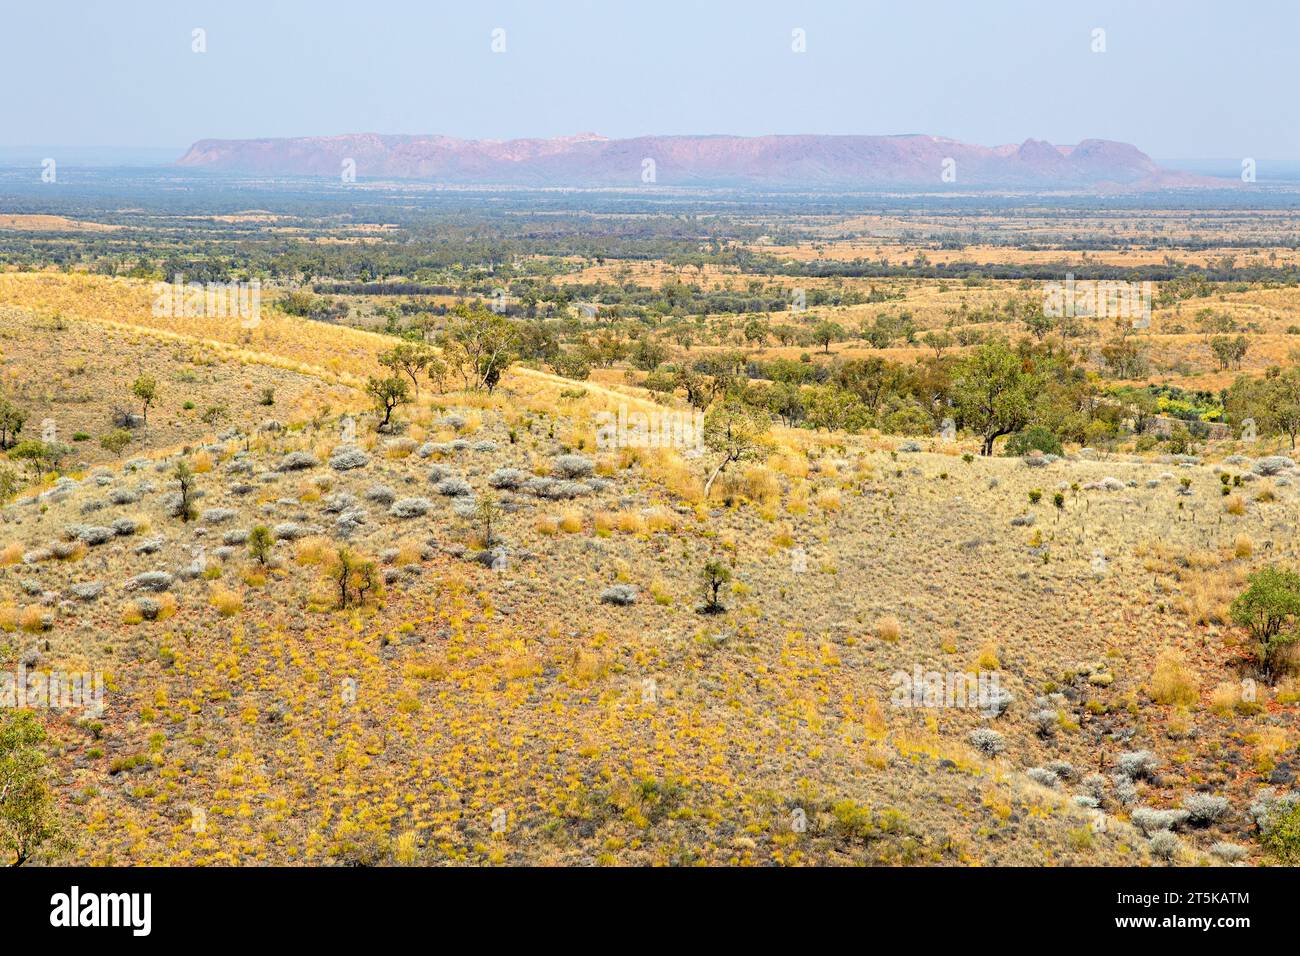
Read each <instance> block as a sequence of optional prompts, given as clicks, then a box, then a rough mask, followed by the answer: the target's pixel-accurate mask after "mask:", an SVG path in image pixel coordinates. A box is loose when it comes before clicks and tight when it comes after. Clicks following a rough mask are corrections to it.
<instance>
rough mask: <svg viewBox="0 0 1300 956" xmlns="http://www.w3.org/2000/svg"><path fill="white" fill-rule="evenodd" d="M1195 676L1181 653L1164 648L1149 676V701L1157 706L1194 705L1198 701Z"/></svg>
mask: <svg viewBox="0 0 1300 956" xmlns="http://www.w3.org/2000/svg"><path fill="white" fill-rule="evenodd" d="M1199 697H1200V694H1199V690H1198V681H1197V679H1196V674H1195V673H1194V672H1193V671H1192V669H1191V668H1190V667H1188V666H1187V662H1186V660H1185V659H1184V658H1183V655H1182V653H1181V652H1179V651H1177V650H1174V649H1173V648H1165V649H1164V650H1162V651H1161V652H1160V654H1159V655H1157V657H1156V666H1155V670H1154V671H1153V672H1152V674H1151V699H1152V700H1154V701H1155V702H1156V703H1158V704H1184V705H1188V704H1194V703H1196V701H1197V700H1198V699H1199Z"/></svg>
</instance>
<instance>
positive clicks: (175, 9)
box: [0, 0, 1300, 159]
mask: <svg viewBox="0 0 1300 956" xmlns="http://www.w3.org/2000/svg"><path fill="white" fill-rule="evenodd" d="M6 7H7V9H6V10H5V11H4V13H3V21H2V22H0V82H3V88H4V90H5V95H4V98H3V100H2V101H0V147H14V146H32V145H50V146H166V147H176V148H178V149H180V148H183V147H185V146H187V145H189V143H190V142H192V141H193V140H196V139H201V138H204V137H222V138H224V137H254V136H296V135H309V134H328V133H343V132H383V133H445V134H448V135H454V136H465V137H474V138H479V137H484V138H509V137H517V136H554V135H563V134H568V133H574V132H579V131H594V132H598V133H603V134H605V135H609V136H633V135H638V134H643V133H741V134H757V133H913V132H924V133H933V134H937V135H942V136H951V137H954V138H956V139H961V140H965V141H969V142H976V143H984V144H990V145H991V144H996V143H1004V142H1020V141H1022V140H1024V139H1026V138H1027V137H1037V138H1043V139H1048V140H1051V141H1053V142H1057V143H1073V142H1077V141H1078V140H1079V139H1081V138H1085V137H1090V136H1095V137H1103V138H1109V139H1118V140H1124V141H1128V142H1133V143H1135V144H1137V145H1138V146H1139V147H1141V148H1142V149H1144V150H1145V151H1146V152H1148V153H1150V154H1152V155H1153V156H1156V157H1164V158H1176V157H1209V156H1213V157H1244V156H1253V157H1257V158H1275V159H1285V158H1300V122H1297V118H1298V113H1300V111H1298V110H1297V107H1296V99H1297V95H1296V93H1297V89H1300V82H1298V81H1297V74H1296V68H1297V59H1300V57H1298V56H1297V52H1298V51H1297V40H1298V38H1300V2H1297V0H1274V2H1267V0H1265V2H1250V3H1246V2H1228V0H1223V2H1208V0H1176V2H1175V0H1171V2H1161V0H1128V2H1114V3H1106V2H1068V0H1039V2H1017V0H984V2H975V0H970V2H964V3H963V2H945V0H916V2H910V0H909V2H902V0H890V2H871V0H862V2H851V0H834V2H832V0H823V2H818V0H805V2H768V0H747V2H730V0H726V2H724V0H691V2H677V0H648V2H637V3H634V2H618V0H609V2H605V3H596V2H580V0H535V2H530V3H527V2H521V3H502V2H491V0H488V2H459V3H444V2H423V3H421V2H414V0H409V2H408V0H364V2H360V0H358V2H351V0H349V2H336V0H317V2H287V0H286V2H275V0H269V2H268V0H263V2H257V3H255V2H244V0H223V2H193V3H187V2H177V0H170V2H165V0H156V2H155V0H139V2H131V0H121V2H113V3H104V2H100V3H95V2H91V0H73V2H65V3H60V4H58V5H57V6H52V5H49V4H41V3H36V2H28V3H16V2H13V3H8V4H6ZM195 27H202V28H204V29H205V30H206V32H207V52H206V53H203V54H197V53H193V52H191V31H192V30H193V29H194V28H195ZM498 27H500V28H503V29H504V30H505V42H506V51H505V52H504V53H500V54H496V53H493V52H492V50H491V32H492V30H493V29H494V28H498ZM796 27H798V28H802V29H803V30H805V31H806V36H807V52H806V53H803V54H797V53H794V52H792V50H791V31H792V30H793V29H794V28H796ZM1097 27H1100V28H1102V29H1104V30H1105V31H1106V33H1105V42H1106V52H1104V53H1094V52H1092V50H1091V46H1092V44H1093V38H1092V31H1093V29H1094V28H1097Z"/></svg>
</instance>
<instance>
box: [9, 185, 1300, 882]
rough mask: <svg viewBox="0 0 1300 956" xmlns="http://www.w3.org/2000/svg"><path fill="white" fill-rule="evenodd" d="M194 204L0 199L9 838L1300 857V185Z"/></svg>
mask: <svg viewBox="0 0 1300 956" xmlns="http://www.w3.org/2000/svg"><path fill="white" fill-rule="evenodd" d="M105 189H107V187H105ZM127 198H132V199H133V201H131V202H128V201H127ZM177 202H186V203H191V204H192V205H193V207H194V208H188V207H186V208H162V207H151V206H149V205H147V204H146V203H144V202H143V201H141V202H135V201H134V197H123V196H117V195H115V194H112V193H111V192H106V193H105V194H104V195H103V196H92V197H90V198H83V199H81V200H78V202H76V203H70V204H69V205H68V207H67V208H61V207H60V208H58V209H56V210H53V211H52V212H50V214H43V215H35V214H32V213H29V212H25V211H24V209H26V207H25V206H24V207H20V208H16V209H14V210H6V209H3V208H0V447H2V448H3V452H2V453H0V675H11V679H9V681H8V683H7V684H0V694H3V693H4V692H5V689H6V687H7V688H8V693H9V695H10V700H9V701H8V702H7V703H5V706H3V707H0V722H3V723H2V724H0V760H9V761H11V763H12V766H14V767H18V768H20V771H21V773H20V775H21V778H22V779H23V781H24V785H23V788H22V790H21V794H20V796H21V804H20V803H19V800H18V799H17V798H9V797H7V796H6V797H0V860H2V861H3V862H10V861H17V862H27V861H30V862H33V863H79V864H164V865H180V864H190V865H218V864H348V865H391V864H406V865H411V864H417V865H446V864H482V863H494V864H507V865H509V864H572V865H639V864H657V865H689V864H736V865H764V866H765V865H774V864H775V865H810V864H916V865H999V864H1002V865H1005V864H1030V865H1114V866H1148V865H1161V866H1164V865H1184V866H1195V865H1202V864H1206V863H1213V864H1223V863H1233V864H1240V865H1275V864H1290V863H1295V862H1297V861H1300V789H1297V786H1296V775H1297V773H1298V772H1300V654H1298V653H1297V644H1296V643H1295V638H1296V633H1297V632H1296V630H1295V629H1296V627H1297V626H1300V575H1298V574H1297V570H1296V569H1297V562H1298V561H1300V553H1298V550H1297V549H1298V548H1300V545H1298V543H1297V539H1296V516H1297V513H1298V510H1300V484H1298V482H1300V472H1298V471H1297V469H1296V464H1295V461H1294V451H1293V448H1294V446H1295V439H1296V436H1297V434H1298V433H1300V263H1298V262H1297V249H1296V239H1295V236H1296V234H1297V233H1296V227H1297V225H1298V224H1297V221H1296V213H1295V211H1294V207H1293V205H1291V204H1289V202H1288V201H1283V200H1277V201H1276V202H1271V203H1269V204H1265V205H1263V206H1262V207H1260V208H1238V207H1237V206H1234V205H1232V204H1225V206H1224V207H1223V208H1221V209H1214V210H1209V211H1206V210H1199V209H1189V208H1183V205H1182V204H1174V205H1171V206H1168V207H1166V206H1158V205H1153V206H1152V207H1151V208H1139V207H1135V208H1119V209H1114V210H1107V209H1104V208H1101V207H1100V206H1097V205H1089V206H1086V207H1083V208H1079V209H1064V210H1061V209H1058V210H1051V209H1041V208H1038V207H1037V206H1034V205H1032V204H1029V203H1024V204H1016V203H1014V202H1010V201H1009V202H1008V203H1007V204H1006V205H991V204H989V203H988V202H987V201H984V200H979V201H976V200H971V201H970V202H969V203H967V204H964V205H963V204H960V203H958V204H956V205H955V206H953V207H952V208H947V207H945V208H930V206H928V205H926V204H925V202H924V201H923V200H919V199H918V200H915V203H916V204H917V205H915V206H910V205H909V204H908V203H906V202H902V201H901V200H900V201H899V204H896V205H895V206H894V207H891V208H882V202H877V201H873V202H872V203H868V202H866V201H862V202H850V201H848V200H845V201H843V202H842V203H838V204H829V205H831V206H833V207H835V208H829V209H828V208H825V207H826V206H827V205H828V204H827V203H816V202H812V201H808V202H807V203H804V202H803V201H802V200H800V199H799V198H798V197H790V198H786V199H783V200H782V201H781V203H778V202H776V201H775V200H771V201H759V200H757V199H746V198H735V197H710V198H709V199H708V201H705V200H700V201H699V202H698V203H692V204H687V203H685V201H684V200H683V201H682V202H683V204H682V205H681V206H680V207H679V206H677V205H674V204H673V203H672V202H669V201H668V200H666V199H665V200H662V201H661V200H655V201H649V200H645V199H641V198H638V199H636V200H629V201H627V202H626V203H621V202H619V201H617V200H616V199H615V198H611V197H608V196H604V195H601V194H596V195H593V196H589V197H583V198H581V199H578V198H574V197H567V198H564V199H552V198H551V197H543V198H542V199H538V200H537V201H536V202H533V203H525V202H523V201H522V200H520V201H518V202H514V203H513V204H512V203H511V202H510V201H506V202H504V203H503V204H500V205H496V206H494V205H492V204H491V203H490V202H488V201H487V200H486V199H483V198H480V197H478V196H476V195H467V196H464V197H460V198H458V199H455V198H454V197H453V198H448V197H441V196H439V197H427V196H424V195H423V194H420V193H418V192H416V191H415V190H414V189H413V188H408V187H398V186H393V187H391V188H389V189H387V190H381V189H375V190H373V191H370V192H367V193H366V194H365V196H364V199H363V200H361V201H359V202H354V203H351V204H343V203H339V202H338V201H337V199H336V198H335V197H333V196H325V197H301V198H300V199H299V200H295V201H293V202H291V201H288V200H284V201H281V202H280V203H279V204H278V205H277V204H276V200H275V199H274V198H273V197H272V196H271V195H269V194H268V193H262V192H258V191H257V190H256V189H255V188H250V189H249V190H247V191H246V192H243V193H235V192H231V193H224V192H215V193H214V194H213V195H212V196H210V197H208V200H206V201H205V203H202V204H201V203H200V202H199V200H198V199H193V200H191V199H185V200H177ZM457 203H459V205H457ZM548 203H550V204H552V205H547V204H548ZM782 203H784V205H782ZM422 204H423V205H422ZM200 206H202V207H203V208H199V207H200ZM778 207H780V208H779V209H778ZM422 208H428V209H433V210H434V211H435V212H436V215H435V214H434V213H429V215H428V216H427V217H425V218H421V215H419V214H417V212H416V211H413V210H418V209H422ZM507 209H511V210H514V211H512V212H507V211H505V210H507ZM345 210H346V211H345ZM55 213H57V215H56V214H55ZM1067 276H1068V277H1069V279H1068V281H1070V282H1071V283H1074V282H1079V283H1084V284H1086V283H1090V282H1095V281H1103V282H1115V283H1132V284H1133V285H1132V288H1133V290H1134V297H1133V299H1132V301H1134V302H1141V301H1142V295H1145V296H1146V297H1147V298H1146V300H1145V301H1146V303H1147V305H1146V309H1145V311H1139V312H1137V313H1129V312H1127V311H1120V312H1116V309H1115V307H1114V306H1109V307H1107V306H1102V307H1101V308H1096V307H1093V308H1088V307H1082V308H1078V309H1071V310H1069V311H1068V314H1059V310H1057V312H1055V313H1054V311H1053V310H1052V309H1051V308H1045V303H1046V302H1047V301H1048V300H1047V296H1048V286H1049V284H1051V283H1064V282H1066V281H1067ZM178 277H183V278H181V279H178ZM254 280H256V281H257V282H258V283H259V288H260V297H261V298H260V307H259V309H258V311H257V313H256V314H255V315H250V316H231V315H213V314H210V312H209V311H207V309H206V307H204V306H201V305H200V306H198V307H187V304H188V306H195V305H196V303H201V301H202V296H201V295H200V296H199V297H198V298H197V299H194V300H192V301H191V300H188V299H185V300H184V301H181V302H180V303H179V304H177V305H176V306H175V307H173V308H169V309H162V308H160V307H159V295H160V285H159V284H160V283H164V282H167V283H170V282H174V281H184V282H191V281H192V282H198V283H223V284H224V283H235V284H239V283H244V284H247V283H251V282H253V281H254ZM1144 283H1147V284H1148V285H1146V286H1143V284H1144ZM1125 288H1129V287H1128V286H1125ZM1139 289H1142V290H1143V291H1142V292H1141V293H1140V294H1139V292H1138V291H1137V290H1139ZM1093 305H1094V306H1095V305H1096V302H1095V300H1094V302H1093ZM1103 313H1104V314H1103ZM638 416H644V418H640V417H638ZM652 417H653V420H654V421H662V420H666V421H669V422H671V423H672V424H673V426H674V427H675V428H677V431H676V432H675V433H674V435H675V438H674V439H673V440H672V441H670V442H667V443H665V444H666V447H657V445H658V444H659V443H654V445H655V446H650V444H649V443H647V442H645V441H641V440H640V437H639V435H640V433H638V432H637V430H636V423H637V422H638V421H649V420H652ZM620 422H622V423H623V425H624V426H625V427H623V428H621V429H620V428H619V427H617V425H618V423H620ZM629 422H630V423H631V428H630V431H629V429H628V427H626V426H627V425H628V423H629ZM611 423H613V424H611ZM697 428H698V432H697V431H695V429H697ZM67 675H87V676H89V675H96V677H97V678H98V679H100V680H102V705H101V706H95V705H94V704H93V703H89V702H87V705H86V706H57V705H56V706H48V703H49V702H48V701H47V702H46V705H42V704H41V702H40V701H39V699H38V700H36V702H35V704H33V703H32V699H31V698H30V697H29V698H28V706H26V707H24V706H22V700H21V699H19V698H18V697H17V694H18V693H19V692H20V690H21V692H22V693H28V692H30V691H31V688H32V687H40V686H46V685H47V684H48V682H49V681H50V680H52V679H58V678H60V677H66V676H67ZM29 677H31V678H33V680H35V684H33V683H32V680H29ZM936 681H937V683H936ZM38 696H39V695H38ZM47 696H48V695H47ZM0 703H3V701H0ZM15 774H19V771H15ZM15 779H17V776H16V777H15ZM6 800H8V801H9V802H8V804H6V803H5V801H6Z"/></svg>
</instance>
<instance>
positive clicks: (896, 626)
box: [876, 616, 903, 644]
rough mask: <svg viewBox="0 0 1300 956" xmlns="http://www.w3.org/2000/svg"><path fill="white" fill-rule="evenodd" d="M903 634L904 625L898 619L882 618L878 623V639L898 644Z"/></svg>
mask: <svg viewBox="0 0 1300 956" xmlns="http://www.w3.org/2000/svg"><path fill="white" fill-rule="evenodd" d="M902 634H903V625H902V624H900V623H899V620H898V618H896V617H892V616H891V617H882V618H881V619H880V620H878V621H877V622H876V637H878V638H880V639H881V640H882V641H886V642H888V643H890V644H896V643H897V642H898V639H899V638H900V637H901V636H902Z"/></svg>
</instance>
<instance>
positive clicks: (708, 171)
mask: <svg viewBox="0 0 1300 956" xmlns="http://www.w3.org/2000/svg"><path fill="white" fill-rule="evenodd" d="M347 160H352V161H353V163H355V174H356V176H357V178H358V179H369V180H390V179H410V180H426V181H431V182H439V183H445V184H452V185H466V186H471V185H479V186H533V187H556V186H561V187H636V186H641V185H646V184H648V183H653V184H655V185H659V186H679V187H729V186H730V187H756V188H769V189H811V190H826V189H836V190H879V189H907V190H923V191H927V192H928V191H931V190H947V191H957V192H960V191H963V190H988V189H999V190H1008V189H1009V190H1033V191H1053V190H1069V191H1078V190H1086V191H1106V190H1112V189H1114V190H1124V191H1144V190H1157V189H1170V188H1182V187H1196V186H1217V187H1225V186H1228V185H1231V182H1230V181H1228V180H1219V179H1211V178H1209V177H1205V176H1197V175H1193V174H1191V173H1186V172H1181V171H1176V170H1169V169H1163V168H1161V167H1160V166H1159V165H1157V164H1156V163H1155V162H1154V161H1153V160H1152V159H1151V157H1149V156H1147V155H1146V154H1145V153H1143V152H1142V151H1141V150H1139V149H1138V148H1137V147H1135V146H1132V145H1129V144H1128V143H1117V142H1113V141H1109V140H1100V139H1086V140H1084V141H1083V142H1081V143H1078V144H1077V145H1074V146H1054V145H1052V144H1051V143H1048V142H1045V141H1043V140H1036V139H1028V140H1025V142H1023V143H1021V144H1020V145H1019V146H1015V145H1010V146H994V147H988V146H977V145H972V144H970V143H960V142H957V141H956V140H952V139H945V138H943V137H938V136H925V135H906V136H820V135H809V136H640V137H635V138H633V139H608V138H606V137H603V136H598V135H596V134H594V133H583V134H579V135H577V136H565V137H560V138H556V139H511V140H467V139H455V138H452V137H450V136H383V135H379V134H375V133H350V134H345V135H341V136H307V137H298V138H293V139H204V140H199V141H198V142H197V143H195V144H194V145H193V146H191V147H190V149H189V152H187V153H186V154H185V155H184V156H182V157H181V158H180V159H179V160H178V161H177V165H179V166H184V167H190V168H199V169H210V170H214V171H221V172H232V173H243V174H253V175H265V176H277V177H278V176H317V177H330V178H334V179H338V178H340V176H341V174H342V172H343V170H344V168H345V163H346V161H347ZM647 161H650V162H647Z"/></svg>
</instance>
